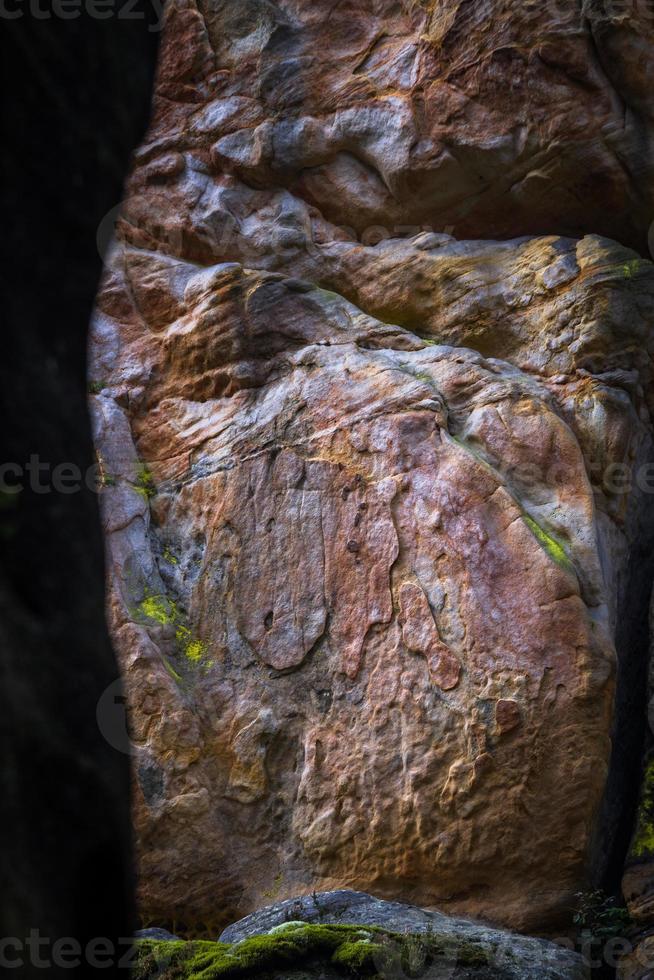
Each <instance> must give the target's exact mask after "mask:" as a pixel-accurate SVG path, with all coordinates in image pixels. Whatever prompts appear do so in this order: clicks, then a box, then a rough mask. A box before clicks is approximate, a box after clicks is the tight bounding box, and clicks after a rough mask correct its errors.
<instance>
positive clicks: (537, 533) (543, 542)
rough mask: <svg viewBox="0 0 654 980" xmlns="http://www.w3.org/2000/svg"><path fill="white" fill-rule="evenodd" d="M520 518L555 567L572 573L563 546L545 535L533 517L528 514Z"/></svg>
mask: <svg viewBox="0 0 654 980" xmlns="http://www.w3.org/2000/svg"><path fill="white" fill-rule="evenodd" d="M522 517H523V520H524V522H525V524H526V525H527V527H528V528H529V530H530V531H531V533H532V534H533V535H534V537H535V538H536V540H537V541H538V543H539V545H540V546H541V548H543V550H544V551H546V552H547V554H548V555H549V556H550V558H552V559H553V561H555V562H556V563H557V565H561V567H562V568H565V569H566V571H574V567H573V565H572V562H571V561H570V559H569V558H568V554H567V552H566V550H565V548H564V547H563V545H561V544H559V542H558V541H557V540H556V538H553V537H552V535H551V534H548V533H547V531H544V530H543V528H542V527H541V526H540V524H537V523H536V521H535V520H534V519H533V517H530V516H529V514H523V515H522Z"/></svg>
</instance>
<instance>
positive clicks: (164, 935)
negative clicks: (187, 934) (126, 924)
mask: <svg viewBox="0 0 654 980" xmlns="http://www.w3.org/2000/svg"><path fill="white" fill-rule="evenodd" d="M134 939H150V940H152V941H154V942H168V943H172V942H176V941H177V940H179V936H174V935H173V933H172V932H168V930H167V929H158V928H157V927H156V926H155V927H153V928H152V929H137V931H136V932H135V933H134Z"/></svg>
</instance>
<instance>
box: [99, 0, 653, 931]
mask: <svg viewBox="0 0 654 980" xmlns="http://www.w3.org/2000/svg"><path fill="white" fill-rule="evenodd" d="M650 28H651V24H650V21H649V19H648V15H647V13H646V12H645V11H643V10H642V9H640V8H639V9H637V10H636V9H635V10H624V11H622V12H621V13H620V15H619V16H617V15H616V13H615V10H614V9H613V8H611V10H607V9H605V8H604V7H602V6H601V4H600V3H599V0H593V2H589V3H586V4H584V6H583V12H582V13H580V12H579V10H577V9H576V8H575V12H574V13H573V12H570V13H566V12H565V11H564V10H563V7H562V5H560V4H556V5H547V4H533V3H527V4H524V3H519V4H518V3H514V2H509V3H507V2H499V0H498V2H491V3H484V4H464V3H458V2H456V0H450V2H440V3H438V4H437V3H432V2H429V3H427V2H415V3H409V2H406V3H402V4H398V3H395V2H391V0H375V2H374V3H373V2H372V0H368V2H366V3H360V2H357V3H356V4H355V3H350V2H346V3H342V4H338V5H337V6H336V7H334V5H333V4H331V3H330V4H326V3H323V2H321V0H319V2H315V3H311V4H298V3H296V2H290V0H288V2H286V0H283V2H282V0H279V2H277V3H270V2H268V0H251V2H248V3H243V2H242V0H239V2H236V0H215V2H212V3H211V4H201V5H200V6H196V5H195V4H194V3H193V2H191V0H183V2H182V0H180V2H173V3H171V4H170V6H169V8H168V12H167V26H166V32H167V33H166V38H165V41H164V47H163V52H162V58H161V64H160V71H159V81H158V88H157V96H156V100H155V116H154V120H153V123H152V127H151V130H150V133H149V135H148V137H147V138H146V140H145V142H144V144H143V146H142V147H141V149H140V150H139V152H138V154H137V156H136V161H135V168H134V173H133V176H132V179H131V181H130V184H129V188H128V193H127V197H126V201H125V205H124V209H123V212H122V217H121V218H120V220H119V221H118V222H117V229H116V230H117V235H116V243H115V246H114V248H113V250H112V252H111V255H110V256H109V261H108V266H107V272H106V276H105V281H104V284H103V288H102V291H101V294H100V296H99V298H98V312H97V316H96V318H95V323H94V330H93V340H92V350H91V378H92V390H93V392H94V394H93V397H92V401H93V413H94V425H95V432H96V445H97V447H98V452H99V457H100V466H101V469H102V472H103V477H104V483H105V489H104V492H103V513H104V522H105V532H106V538H107V545H108V564H109V578H110V586H111V598H110V609H109V613H110V621H111V627H112V632H113V636H114V640H115V643H116V645H117V647H118V649H119V651H120V654H121V659H122V663H123V666H124V670H125V674H126V678H127V683H128V697H129V702H130V705H131V718H132V731H133V740H134V746H135V773H136V785H137V788H136V796H137V808H136V825H137V833H138V839H139V853H140V897H141V904H142V908H143V910H144V913H145V914H146V916H148V917H149V918H151V919H156V920H159V921H162V922H164V923H165V924H168V925H170V926H171V927H173V931H175V927H179V928H180V930H181V929H182V927H183V926H186V927H187V928H189V929H192V930H194V931H196V932H204V931H205V930H207V929H209V930H215V929H216V928H217V927H219V926H222V925H224V924H225V922H227V921H229V920H230V919H233V918H235V917H238V916H240V915H243V914H245V913H247V912H249V911H251V910H252V909H254V908H257V907H259V906H261V905H262V904H266V902H267V901H269V900H270V899H271V898H279V899H283V898H286V897H289V896H292V895H295V894H298V893H301V892H307V891H310V890H312V889H313V888H318V889H323V890H324V889H332V888H342V887H352V888H360V889H363V890H366V891H368V890H372V891H375V892H376V893H378V894H380V895H382V896H384V897H386V898H402V899H404V900H407V901H411V902H415V903H417V904H419V905H432V906H438V907H441V908H444V909H446V910H447V911H456V912H462V913H464V914H466V915H474V916H477V915H480V916H487V917H489V918H490V919H492V920H493V921H495V922H498V923H501V924H505V925H509V926H512V927H516V928H525V929H530V928H534V929H536V928H538V929H541V928H548V927H549V926H552V925H553V924H555V923H558V922H559V920H561V919H563V918H569V916H570V908H571V906H572V905H573V904H574V894H575V892H577V891H578V890H579V889H580V888H583V887H584V886H585V885H586V883H587V882H589V880H590V879H591V878H595V879H596V880H600V879H601V878H602V877H603V876H605V875H606V876H608V878H611V876H612V877H613V880H614V881H615V880H617V871H616V868H615V865H616V864H617V865H620V863H621V860H622V856H623V855H622V850H624V841H625V839H626V836H627V834H628V831H629V829H630V827H629V824H630V818H631V814H630V807H633V806H635V798H634V799H633V800H632V798H633V797H634V796H635V794H634V792H633V784H634V783H635V780H636V779H637V776H638V765H639V761H638V751H639V747H640V738H641V736H642V724H643V723H644V703H642V704H641V701H644V696H643V695H641V694H635V693H634V692H640V691H643V690H644V680H645V663H646V641H645V639H644V633H643V619H644V615H645V613H644V611H645V610H646V606H647V597H648V594H649V590H650V588H651V578H652V574H651V556H652V555H653V554H654V548H653V547H652V543H653V542H652V523H653V520H654V518H653V515H652V514H651V513H650V510H651V508H650V509H648V507H647V506H646V502H647V499H648V494H649V493H650V492H651V485H652V472H651V469H648V466H650V464H651V461H652V459H653V450H652V438H651V426H650V412H651V408H652V395H651V391H652V389H651V376H650V371H651V353H652V346H653V334H652V318H653V314H654V271H653V269H652V266H651V264H650V263H649V262H647V261H645V260H643V259H642V258H641V257H640V256H639V255H638V254H637V253H636V252H634V251H632V250H631V249H630V248H628V247H626V244H632V245H635V246H637V247H638V248H639V249H641V252H642V251H644V249H645V238H646V230H647V225H648V223H649V216H650V211H651V206H650V201H649V198H648V195H649V194H650V191H649V190H648V189H647V188H648V187H650V186H651V182H649V183H648V181H647V179H641V178H647V176H648V174H649V168H650V159H651V158H650V155H649V154H648V153H643V152H642V151H643V149H646V148H647V147H648V145H649V140H650V129H651V126H650V121H649V109H648V108H647V103H646V99H645V97H644V93H645V91H646V88H647V85H646V80H647V77H648V64H649V60H650V58H651V53H650V50H649V48H648V46H647V43H646V42H647V38H648V37H649V35H650V33H651V30H650ZM609 66H610V67H609ZM371 226H374V227H371ZM443 229H449V231H448V232H445V231H443ZM452 231H455V232H456V237H453V235H452V234H450V233H449V232H452ZM535 232H538V233H539V235H540V237H520V238H515V239H512V240H509V241H478V240H472V241H465V240H459V239H461V238H463V237H464V236H485V237H486V238H491V237H492V238H505V237H509V236H515V235H522V236H524V235H532V233H535ZM547 232H556V233H555V234H544V233H547ZM584 232H592V234H587V235H586V236H585V237H574V238H572V237H562V236H563V233H568V234H574V235H582V234H583V233H584ZM599 232H604V233H611V234H613V235H615V237H618V238H620V239H622V241H623V244H622V245H618V244H616V243H615V242H614V241H611V240H608V239H606V238H601V237H598V234H597V233H599ZM373 242H377V244H376V245H375V244H373ZM618 661H619V663H620V670H619V671H618V673H617V686H616V663H617V662H618ZM634 719H636V721H634ZM638 719H641V722H642V723H639V721H638ZM611 736H613V752H611ZM630 801H631V802H630Z"/></svg>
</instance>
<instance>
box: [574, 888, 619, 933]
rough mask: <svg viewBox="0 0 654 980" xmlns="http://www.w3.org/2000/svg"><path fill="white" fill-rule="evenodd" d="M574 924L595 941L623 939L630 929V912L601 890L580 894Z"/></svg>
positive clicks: (577, 897) (576, 896)
mask: <svg viewBox="0 0 654 980" xmlns="http://www.w3.org/2000/svg"><path fill="white" fill-rule="evenodd" d="M575 898H576V899H577V906H576V908H575V910H574V916H573V922H574V923H575V925H577V926H579V927H580V929H583V930H585V931H587V932H589V933H590V934H591V936H592V937H593V938H594V939H604V940H607V939H616V938H618V937H619V938H623V937H624V933H625V930H626V929H627V928H628V927H629V925H630V922H631V918H630V916H629V912H628V911H627V909H626V908H624V906H622V905H618V903H617V902H616V900H615V899H614V898H612V897H610V896H608V895H606V894H605V893H604V892H603V891H601V890H600V889H595V890H594V891H588V892H578V893H577V894H576V895H575Z"/></svg>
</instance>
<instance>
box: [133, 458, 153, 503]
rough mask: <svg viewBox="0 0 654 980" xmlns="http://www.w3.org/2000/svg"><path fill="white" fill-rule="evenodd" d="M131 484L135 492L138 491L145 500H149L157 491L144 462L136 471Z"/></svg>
mask: <svg viewBox="0 0 654 980" xmlns="http://www.w3.org/2000/svg"><path fill="white" fill-rule="evenodd" d="M133 486H134V489H135V490H136V492H137V493H140V494H141V496H142V497H144V498H145V499H146V500H150V498H151V497H154V495H155V494H156V492H157V488H156V486H155V485H154V477H153V476H152V473H151V472H150V470H149V469H148V468H147V466H146V465H145V464H144V463H142V464H141V465H140V466H139V467H138V469H137V471H136V476H135V477H134V483H133Z"/></svg>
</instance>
